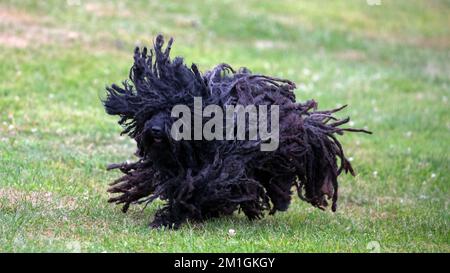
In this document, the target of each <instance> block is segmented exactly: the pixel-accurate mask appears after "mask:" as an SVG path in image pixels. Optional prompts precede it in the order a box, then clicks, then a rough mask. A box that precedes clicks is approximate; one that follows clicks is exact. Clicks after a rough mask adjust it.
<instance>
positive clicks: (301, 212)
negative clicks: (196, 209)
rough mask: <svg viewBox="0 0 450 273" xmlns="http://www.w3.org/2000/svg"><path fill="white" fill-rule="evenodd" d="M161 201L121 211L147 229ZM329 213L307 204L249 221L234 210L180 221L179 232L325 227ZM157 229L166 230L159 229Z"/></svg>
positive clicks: (290, 229)
mask: <svg viewBox="0 0 450 273" xmlns="http://www.w3.org/2000/svg"><path fill="white" fill-rule="evenodd" d="M163 204H164V203H163V202H162V201H159V200H158V201H155V203H154V204H151V205H148V206H147V207H145V208H144V206H135V207H131V208H130V210H129V211H128V212H127V213H126V214H124V217H126V218H128V220H130V221H131V223H132V224H133V225H135V226H136V227H146V228H149V229H150V222H151V221H152V220H153V218H154V215H155V213H156V211H157V210H158V209H159V208H161V207H162V206H163ZM328 214H329V213H326V212H323V211H317V210H316V209H314V208H309V207H307V206H305V207H303V206H302V208H298V206H295V208H292V209H289V210H288V211H287V212H278V213H276V214H275V215H268V214H265V216H264V217H263V218H262V219H257V220H249V219H248V218H247V217H246V216H245V215H244V214H243V213H238V212H235V213H233V214H232V215H227V216H221V217H218V218H211V219H207V220H205V221H203V222H197V221H192V220H188V221H186V222H185V223H183V224H182V225H181V226H180V227H179V229H177V230H180V231H186V230H191V231H194V232H195V231H201V232H203V231H205V230H209V231H211V230H217V231H224V230H226V231H227V232H228V231H229V230H230V229H234V230H236V229H239V230H245V231H248V232H251V231H257V230H261V229H263V230H271V231H276V232H289V231H295V230H299V229H306V228H308V227H317V226H326V225H327V224H329V215H328ZM156 230H166V229H165V228H159V229H156Z"/></svg>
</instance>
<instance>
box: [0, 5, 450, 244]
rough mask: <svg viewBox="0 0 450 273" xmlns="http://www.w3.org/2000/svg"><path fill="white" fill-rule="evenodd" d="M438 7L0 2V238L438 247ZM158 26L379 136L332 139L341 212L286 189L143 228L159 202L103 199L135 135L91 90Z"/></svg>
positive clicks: (443, 138) (445, 81) (443, 148)
mask: <svg viewBox="0 0 450 273" xmlns="http://www.w3.org/2000/svg"><path fill="white" fill-rule="evenodd" d="M449 14H450V1H446V0H430V1H425V0H423V1H419V0H390V1H388V0H352V1H338V0H335V1H325V0H315V1H294V0H292V1H262V0H258V1H256V0H250V1H231V0H229V1H181V0H179V1H128V2H126V1H88V0H67V1H64V0H61V1H57V0H49V1H31V0H30V1H28V0H21V1H12V0H10V1H8V0H0V251H1V252H11V251H16V252H31V251H38V252H49V251H50V252H52V251H58V252H59V251H63V252H65V251H68V252H70V251H76V252H78V251H82V252H90V251H95V252H102V251H107V252H114V251H148V252H164V251H170V252H174V251H188V252H195V251H202V252H223V251H233V252H234V251H239V252H263V251H268V252H328V251H338V252H341V251H342V252H373V251H375V252H378V251H380V252H435V251H436V252H437V251H442V252H449V251H450V233H449V220H450V217H449V211H448V203H449V199H450V196H449V183H450V181H449V171H450V168H449V163H450V148H449V146H450V137H449V133H450V115H449V114H450V111H449V102H448V99H449V97H450V89H449V84H450V56H449V54H450V53H449V52H450V51H449V50H450V33H449V32H450V30H449V26H450V16H449ZM158 33H163V34H164V35H166V36H172V37H174V39H175V42H174V46H173V54H174V55H173V56H175V55H180V56H184V57H185V60H186V62H187V63H188V64H190V63H191V62H195V63H197V64H198V65H199V67H200V69H201V70H202V71H206V70H208V69H210V68H212V67H213V66H214V65H216V64H218V63H221V62H226V63H229V64H231V65H232V66H233V67H240V66H246V67H248V68H249V69H250V70H252V71H253V72H257V73H263V74H268V75H272V76H277V77H283V78H288V79H290V80H293V81H294V82H296V84H297V87H298V88H297V90H296V94H297V99H298V100H299V101H304V100H307V99H311V98H314V99H315V100H316V101H318V102H319V108H324V109H325V108H330V107H335V106H337V105H343V104H349V107H348V109H347V110H346V111H345V112H344V113H341V116H342V117H344V116H346V115H349V116H351V117H352V124H351V125H353V126H355V127H361V128H367V129H369V130H372V131H374V133H375V134H374V135H372V136H367V135H360V134H349V135H345V136H342V137H341V138H340V139H341V140H342V142H343V144H344V147H345V148H346V151H347V155H348V156H349V157H350V159H351V160H352V163H353V164H354V167H355V169H356V171H357V173H358V174H357V176H356V177H355V178H353V177H350V176H343V177H342V178H341V187H340V188H341V198H340V203H339V209H338V212H337V213H335V214H333V213H331V212H322V211H319V210H317V209H314V208H312V207H310V206H309V205H307V204H305V203H303V202H300V201H299V200H295V201H294V203H293V204H292V206H291V207H290V209H289V211H288V212H286V213H279V214H277V215H275V216H273V217H272V216H268V217H266V218H265V219H263V220H261V221H256V222H249V221H248V220H247V219H246V218H245V217H244V216H243V215H234V216H232V217H228V218H222V219H214V220H211V221H207V222H205V223H201V224H198V223H188V224H186V225H184V226H183V227H182V228H181V229H180V230H178V231H162V230H150V229H149V228H148V227H147V225H148V223H149V222H150V220H151V217H152V215H153V213H154V212H155V210H156V209H157V208H158V206H161V203H155V204H153V205H151V206H149V207H148V208H147V209H146V210H144V211H142V208H141V207H134V208H132V209H131V211H130V212H129V213H127V214H122V213H121V212H120V207H115V206H113V205H109V204H107V203H106V200H107V198H108V195H107V193H106V188H107V183H108V182H109V181H111V180H112V179H114V178H116V177H118V176H119V174H118V173H107V172H106V171H105V166H106V164H107V163H111V162H120V161H123V160H126V159H132V158H131V157H130V156H131V154H132V152H133V151H134V145H133V143H132V142H131V141H130V140H128V139H127V138H125V137H120V136H119V132H120V127H119V126H118V125H117V124H116V121H117V120H116V119H115V118H113V117H109V116H107V115H106V114H105V113H104V110H103V108H102V105H101V102H100V98H101V97H102V96H104V91H103V90H104V87H105V85H108V84H110V83H113V82H116V83H118V82H120V81H122V80H124V79H126V77H127V75H128V71H129V68H130V66H131V64H132V52H133V49H134V47H135V46H136V45H151V44H152V39H153V38H154V37H155V36H156V35H157V34H158ZM295 199H298V198H295ZM229 229H235V230H236V235H234V236H231V235H229V234H228V230H229Z"/></svg>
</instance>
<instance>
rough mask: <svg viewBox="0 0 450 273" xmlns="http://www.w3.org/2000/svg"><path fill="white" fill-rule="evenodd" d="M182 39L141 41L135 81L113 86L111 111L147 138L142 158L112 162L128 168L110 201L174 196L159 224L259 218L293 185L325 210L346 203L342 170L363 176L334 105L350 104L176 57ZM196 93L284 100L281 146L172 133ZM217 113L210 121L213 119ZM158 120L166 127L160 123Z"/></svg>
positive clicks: (244, 100) (276, 207) (208, 100)
mask: <svg viewBox="0 0 450 273" xmlns="http://www.w3.org/2000/svg"><path fill="white" fill-rule="evenodd" d="M172 41H173V40H172V39H171V40H170V41H169V42H168V45H167V47H166V48H165V49H163V44H164V40H163V37H162V36H161V35H159V36H158V37H157V38H156V40H155V42H154V50H150V51H148V50H147V48H143V49H142V50H140V49H139V48H136V50H135V53H134V65H133V66H132V68H131V70H130V75H129V78H130V80H131V83H130V82H129V81H125V82H124V83H123V87H120V86H118V85H115V84H113V85H112V86H111V87H108V88H107V97H106V99H105V100H104V106H105V109H106V112H107V113H108V114H110V115H118V116H119V117H120V120H119V124H120V125H122V126H123V127H124V131H123V132H122V134H128V135H129V136H130V137H131V138H133V139H134V140H135V141H136V143H137V152H136V156H137V157H138V160H137V161H136V162H134V163H121V164H111V165H110V166H109V167H108V169H115V168H118V169H120V170H121V171H122V172H123V173H124V174H125V175H124V176H122V177H121V178H119V179H117V180H116V181H114V182H113V183H112V184H111V187H110V188H109V190H108V191H109V192H110V193H118V194H119V195H116V196H114V197H112V198H110V199H109V202H113V203H117V204H124V206H123V211H124V212H126V211H127V210H128V208H129V206H130V204H139V203H145V204H148V203H150V202H152V201H153V200H155V199H156V198H160V199H162V200H165V201H166V205H165V206H164V207H163V208H161V209H160V210H159V211H158V212H157V213H156V216H155V218H154V220H153V222H152V223H151V226H152V227H160V226H166V227H171V228H176V227H178V226H179V225H180V224H181V223H183V222H184V221H186V220H187V219H191V220H195V221H202V220H205V219H208V218H210V217H219V216H222V215H229V214H232V213H233V212H234V211H236V210H239V211H242V212H244V213H245V215H246V216H247V217H248V218H249V219H255V218H261V217H263V216H264V211H270V214H273V213H275V212H276V211H284V210H286V209H287V208H288V206H289V204H290V202H291V196H292V194H293V189H295V191H296V192H297V194H298V196H299V197H300V198H301V199H302V200H304V201H306V202H308V203H310V204H311V205H313V206H315V207H318V208H320V209H324V208H325V207H327V206H328V202H327V199H328V200H330V199H331V204H332V205H331V209H332V211H335V210H336V204H337V199H338V181H337V178H338V176H339V175H340V174H341V172H342V171H344V172H350V173H351V174H353V175H354V172H353V169H352V166H351V164H350V162H349V161H348V160H347V159H346V157H345V156H344V151H343V149H342V146H341V144H340V143H339V141H338V140H337V139H336V135H341V134H343V133H344V132H345V131H357V132H366V133H369V132H367V131H365V130H358V129H351V128H341V127H340V126H341V125H343V124H345V123H347V122H348V121H349V119H348V118H346V119H342V120H340V119H337V118H335V117H334V116H333V113H335V112H337V111H339V110H341V109H342V108H343V107H341V108H338V109H333V110H327V111H318V110H317V103H316V102H315V101H313V100H311V101H307V102H305V103H297V102H296V101H295V95H294V93H293V90H294V89H295V84H294V83H293V82H291V81H289V80H283V79H278V78H274V77H269V76H264V75H258V74H252V73H251V72H250V71H249V70H247V69H245V68H242V69H240V70H238V71H235V70H233V69H232V68H231V67H230V66H229V65H227V64H220V65H218V66H216V67H215V68H214V69H212V70H211V71H208V72H206V73H204V74H201V73H200V72H199V70H198V68H197V66H196V65H195V64H192V66H191V68H188V67H187V66H186V65H185V64H183V60H182V58H179V57H177V58H175V59H174V60H171V59H170V58H169V53H170V48H171V45H172ZM193 97H202V100H203V106H204V107H205V106H207V105H210V104H215V105H219V106H221V107H225V106H227V105H236V104H240V105H244V106H245V105H251V104H253V105H273V104H274V105H279V113H280V121H279V128H280V129H279V135H280V139H279V147H278V149H277V150H275V151H273V152H264V151H261V150H260V143H261V141H260V140H257V141H237V140H234V141H230V140H228V141H227V140H223V141H219V140H214V141H207V140H197V141H195V140H181V141H175V140H174V139H173V138H172V137H171V136H170V128H171V125H172V123H173V122H174V120H175V119H174V118H172V117H171V115H170V114H171V110H172V107H173V106H174V105H176V104H184V105H187V106H189V107H190V109H191V111H192V112H193V109H194V105H193ZM206 121H207V120H204V122H206ZM155 128H156V129H155Z"/></svg>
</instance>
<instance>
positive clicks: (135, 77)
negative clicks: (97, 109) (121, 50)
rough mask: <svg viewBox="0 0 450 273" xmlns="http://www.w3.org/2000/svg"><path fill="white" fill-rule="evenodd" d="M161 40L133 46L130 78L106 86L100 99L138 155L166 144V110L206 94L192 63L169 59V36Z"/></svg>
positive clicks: (167, 119)
mask: <svg viewBox="0 0 450 273" xmlns="http://www.w3.org/2000/svg"><path fill="white" fill-rule="evenodd" d="M163 44H164V39H163V37H162V36H161V35H159V36H157V38H156V40H155V42H154V48H153V49H152V50H149V51H148V50H147V48H143V49H142V50H141V49H139V48H136V50H135V54H134V64H133V66H132V68H131V70H130V76H129V78H130V81H125V82H123V86H119V85H116V84H113V85H111V86H110V87H107V88H106V90H107V97H106V99H105V100H103V104H104V106H105V109H106V112H107V113H108V114H110V115H117V116H119V117H120V120H119V124H121V125H122V126H123V127H124V130H123V132H122V134H128V135H129V136H130V137H132V138H134V139H135V140H136V142H137V145H138V151H137V155H138V156H141V157H142V156H145V155H146V154H148V153H149V152H150V151H151V149H152V148H154V147H158V146H159V147H161V146H164V145H167V144H169V143H170V142H171V141H172V139H171V137H170V127H171V125H172V123H173V119H172V118H171V116H170V111H171V109H172V108H173V106H175V105H177V104H185V105H186V104H191V103H192V98H193V97H194V96H203V95H204V94H206V90H207V86H206V84H205V82H204V79H203V77H202V76H201V74H200V72H199V71H198V69H197V67H196V66H195V65H194V64H193V65H192V67H191V68H188V67H186V65H184V63H183V60H182V58H178V57H177V58H175V59H174V60H170V58H169V53H170V49H171V45H172V39H170V41H169V42H168V44H167V47H166V48H165V49H163Z"/></svg>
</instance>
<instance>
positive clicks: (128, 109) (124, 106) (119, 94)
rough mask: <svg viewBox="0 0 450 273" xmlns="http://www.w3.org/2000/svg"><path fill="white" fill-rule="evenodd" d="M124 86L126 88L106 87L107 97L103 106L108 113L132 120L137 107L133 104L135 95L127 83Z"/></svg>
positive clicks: (114, 85)
mask: <svg viewBox="0 0 450 273" xmlns="http://www.w3.org/2000/svg"><path fill="white" fill-rule="evenodd" d="M123 84H124V88H122V87H120V86H118V85H116V84H113V85H111V86H110V87H106V93H107V97H106V99H105V100H103V105H104V106H105V110H106V113H108V114H110V115H118V116H121V117H125V118H127V119H131V118H133V117H134V115H135V112H136V105H135V104H133V101H134V100H135V99H134V98H135V95H134V94H133V90H132V89H133V87H132V86H130V85H129V84H127V83H126V82H124V83H123Z"/></svg>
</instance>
